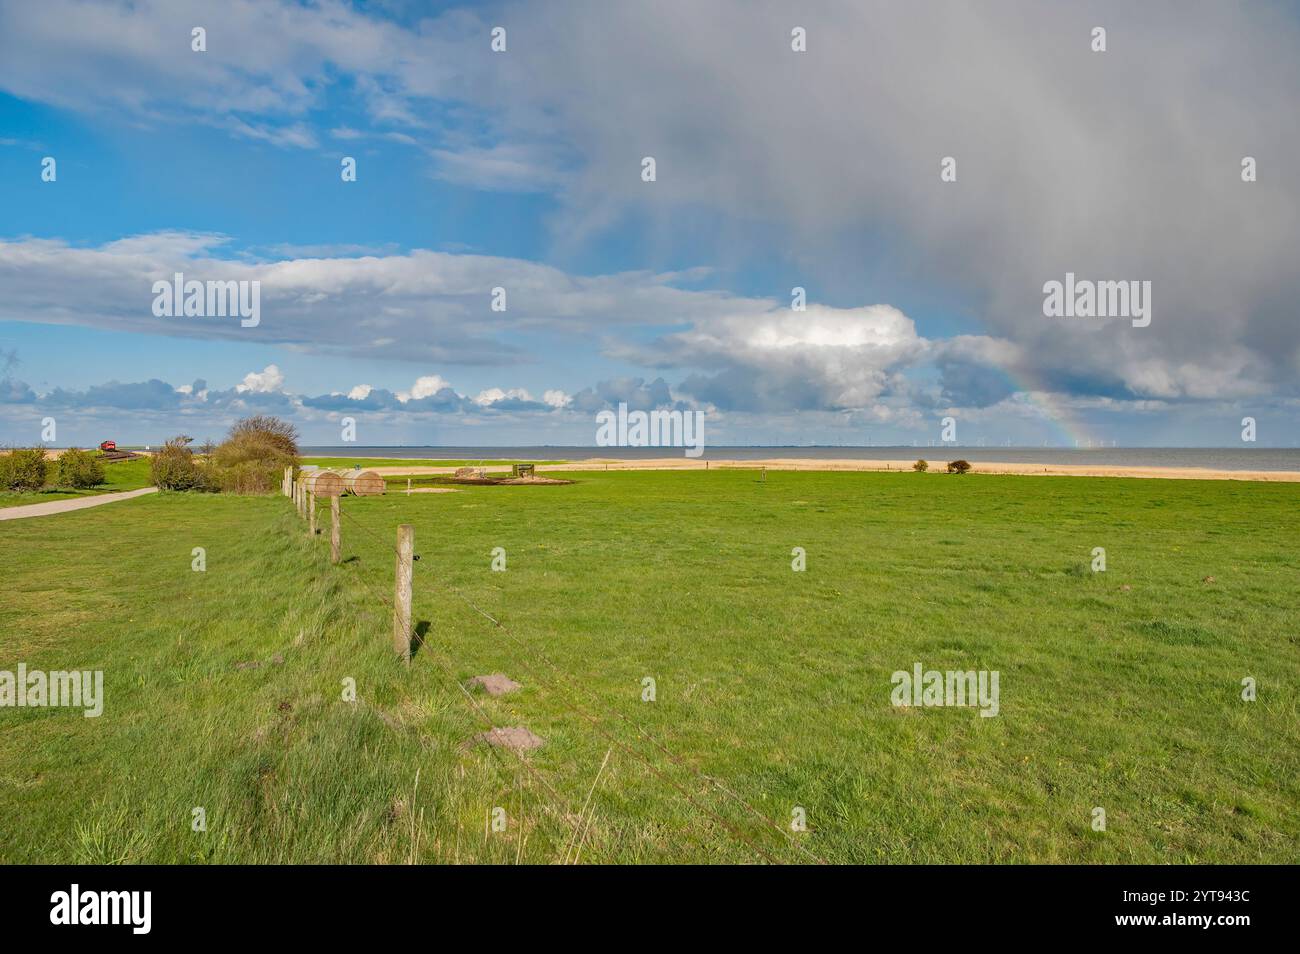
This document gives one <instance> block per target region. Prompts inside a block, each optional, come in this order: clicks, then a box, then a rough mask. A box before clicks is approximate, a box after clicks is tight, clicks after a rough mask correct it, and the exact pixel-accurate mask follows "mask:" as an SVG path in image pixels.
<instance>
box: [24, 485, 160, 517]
mask: <svg viewBox="0 0 1300 954" xmlns="http://www.w3.org/2000/svg"><path fill="white" fill-rule="evenodd" d="M157 492H158V488H157V487H142V488H140V489H139V490H123V491H121V492H119V493H115V494H98V495H96V496H94V497H77V498H75V499H73V500H51V501H50V502H49V503H38V504H24V505H23V506H21V507H0V520H20V519H22V518H23V517H44V516H46V515H47V514H51V513H66V512H67V511H69V510H85V509H86V508H87V507H98V506H99V505H100V504H106V503H112V502H113V501H114V500H130V499H131V498H132V497H140V496H143V495H144V494H153V493H157Z"/></svg>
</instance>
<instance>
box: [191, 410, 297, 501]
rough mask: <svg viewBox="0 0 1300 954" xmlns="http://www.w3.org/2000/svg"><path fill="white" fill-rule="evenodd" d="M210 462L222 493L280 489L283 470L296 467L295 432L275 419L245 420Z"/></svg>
mask: <svg viewBox="0 0 1300 954" xmlns="http://www.w3.org/2000/svg"><path fill="white" fill-rule="evenodd" d="M212 461H213V464H214V466H215V468H216V474H217V481H218V483H219V484H220V487H221V489H222V490H225V491H228V492H230V493H238V494H264V493H269V492H270V491H272V490H275V489H276V488H277V487H279V486H280V479H281V478H282V477H283V475H284V469H285V468H286V467H294V466H296V465H297V463H298V431H297V429H296V428H295V427H294V426H293V425H292V424H289V423H287V422H285V421H281V420H279V419H278V418H274V417H266V416H263V415H258V416H256V417H246V418H244V419H243V420H241V421H238V422H237V423H236V424H235V426H234V427H232V428H231V429H230V433H229V434H227V435H226V439H225V440H224V441H222V442H221V444H220V445H218V447H217V448H216V450H214V451H213V452H212Z"/></svg>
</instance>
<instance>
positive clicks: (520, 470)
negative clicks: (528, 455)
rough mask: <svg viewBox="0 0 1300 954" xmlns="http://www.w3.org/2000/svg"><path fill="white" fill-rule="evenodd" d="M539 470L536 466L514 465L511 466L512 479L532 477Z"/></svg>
mask: <svg viewBox="0 0 1300 954" xmlns="http://www.w3.org/2000/svg"><path fill="white" fill-rule="evenodd" d="M536 470H537V465H536V464H512V465H511V466H510V476H511V477H532V476H534V472H535V471H536Z"/></svg>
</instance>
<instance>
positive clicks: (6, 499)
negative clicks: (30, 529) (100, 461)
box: [0, 457, 149, 507]
mask: <svg viewBox="0 0 1300 954" xmlns="http://www.w3.org/2000/svg"><path fill="white" fill-rule="evenodd" d="M50 474H51V479H52V480H53V479H54V478H53V475H54V463H53V461H51V463H50ZM148 486H149V458H147V457H141V458H139V459H136V460H122V461H117V462H116V463H106V464H104V482H103V483H102V484H100V485H99V486H98V487H95V488H93V489H90V490H73V489H71V488H67V487H58V486H51V487H47V488H46V489H44V490H36V491H27V492H16V491H9V490H0V507H21V506H23V505H25V504H36V503H48V502H50V501H52V500H71V499H73V498H74V497H93V496H95V495H96V494H111V493H117V492H118V491H122V490H137V489H139V488H140V487H148Z"/></svg>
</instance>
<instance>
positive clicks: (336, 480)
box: [302, 470, 344, 497]
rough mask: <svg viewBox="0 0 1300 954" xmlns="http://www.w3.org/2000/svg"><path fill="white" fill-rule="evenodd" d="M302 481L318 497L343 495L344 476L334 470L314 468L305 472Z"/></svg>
mask: <svg viewBox="0 0 1300 954" xmlns="http://www.w3.org/2000/svg"><path fill="white" fill-rule="evenodd" d="M302 483H303V486H304V487H306V488H307V490H308V491H309V492H310V493H313V494H315V495H316V496H317V497H342V496H343V490H344V487H343V478H342V477H340V476H339V475H338V474H336V473H334V471H332V470H314V471H311V472H309V473H306V474H303V476H302Z"/></svg>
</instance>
